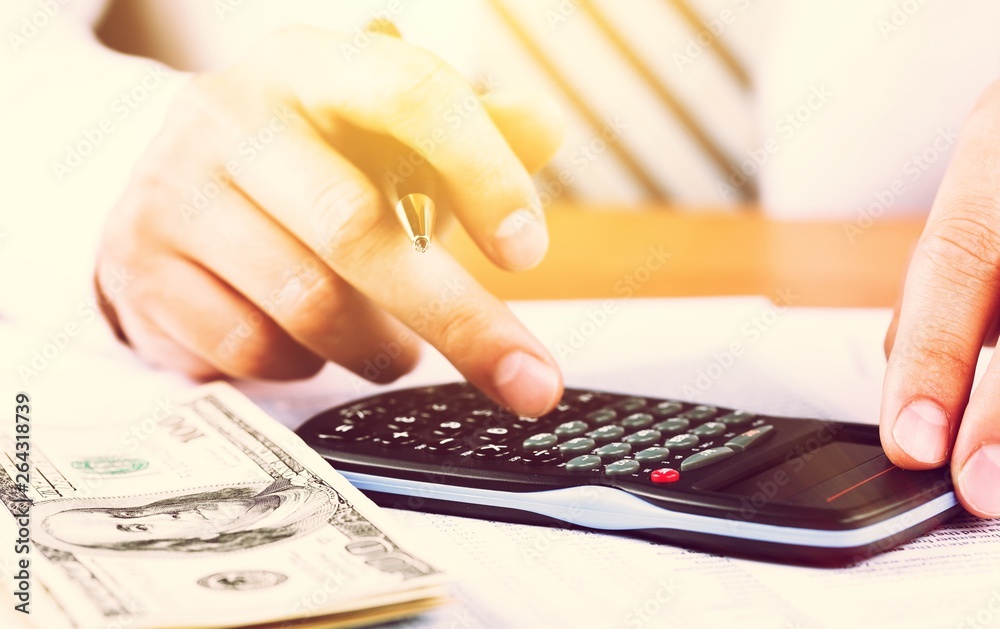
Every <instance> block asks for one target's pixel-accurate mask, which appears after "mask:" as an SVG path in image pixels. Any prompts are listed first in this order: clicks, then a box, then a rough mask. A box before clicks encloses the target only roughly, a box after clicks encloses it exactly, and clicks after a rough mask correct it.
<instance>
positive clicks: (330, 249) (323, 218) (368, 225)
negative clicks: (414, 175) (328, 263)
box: [310, 179, 382, 260]
mask: <svg viewBox="0 0 1000 629" xmlns="http://www.w3.org/2000/svg"><path fill="white" fill-rule="evenodd" d="M310 207H311V208H312V211H311V213H312V215H313V216H314V217H315V219H314V225H313V227H314V228H315V229H316V234H317V239H318V240H317V242H316V243H315V244H316V245H317V246H318V247H319V249H320V254H321V255H322V256H323V257H324V258H327V259H331V260H336V259H339V258H340V257H341V256H345V255H353V254H355V253H357V251H358V250H359V249H364V248H366V247H368V246H372V240H373V236H374V234H375V232H376V231H377V229H378V226H379V223H380V222H381V219H382V216H381V214H382V213H381V209H382V198H381V197H380V196H379V194H378V193H377V192H376V191H375V190H374V189H373V188H371V187H370V186H366V185H363V184H361V183H359V182H356V181H352V180H349V179H337V180H332V181H329V182H327V183H326V184H324V185H323V186H322V187H321V188H320V189H319V190H318V191H317V192H316V193H315V194H314V195H313V198H312V201H311V202H310Z"/></svg>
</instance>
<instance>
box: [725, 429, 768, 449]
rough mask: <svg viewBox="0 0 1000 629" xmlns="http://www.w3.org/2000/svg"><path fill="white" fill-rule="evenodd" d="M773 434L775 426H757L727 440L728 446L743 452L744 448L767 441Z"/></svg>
mask: <svg viewBox="0 0 1000 629" xmlns="http://www.w3.org/2000/svg"><path fill="white" fill-rule="evenodd" d="M773 434H774V426H758V427H756V428H751V429H750V430H748V431H746V432H745V433H743V434H741V435H736V436H735V437H733V438H732V439H730V440H729V441H727V442H726V447H727V448H732V449H733V450H736V451H737V452H743V451H744V450H748V449H750V448H752V447H753V446H755V445H757V444H758V443H761V442H762V441H765V440H766V439H767V438H768V437H770V436H771V435H773Z"/></svg>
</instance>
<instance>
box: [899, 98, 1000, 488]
mask: <svg viewBox="0 0 1000 629" xmlns="http://www.w3.org/2000/svg"><path fill="white" fill-rule="evenodd" d="M996 96H997V94H994V98H992V99H989V98H987V99H984V100H983V101H982V102H981V103H980V105H979V107H978V108H977V110H976V111H975V112H974V113H973V114H972V115H971V116H970V117H969V120H968V121H967V122H966V124H965V126H964V127H963V129H962V133H961V135H960V137H959V140H958V143H957V145H956V148H955V156H954V158H953V160H952V163H951V164H950V166H949V168H948V172H947V174H946V176H945V178H944V181H943V182H942V184H941V187H940V189H939V191H938V196H937V198H936V199H935V202H934V206H933V209H932V211H931V213H930V216H929V218H928V221H927V226H926V227H925V230H924V233H923V235H922V236H921V239H920V242H919V243H918V245H917V248H916V250H915V251H914V255H913V259H912V261H911V264H910V268H909V271H908V273H907V278H906V284H905V288H904V292H903V298H902V302H901V304H900V309H899V317H898V322H897V324H896V330H895V339H894V340H893V342H892V350H891V353H890V355H889V363H888V367H887V369H886V375H885V383H884V387H883V395H882V409H881V422H880V423H881V436H882V444H883V447H884V448H885V451H886V454H887V455H888V456H889V458H890V459H892V460H893V462H895V463H897V464H898V465H901V466H903V467H907V468H919V469H923V468H929V467H937V466H940V465H942V464H943V463H944V462H945V461H946V460H947V459H948V455H949V452H950V450H951V447H952V443H953V442H954V441H955V436H956V434H957V433H958V432H959V424H960V423H963V422H964V423H963V425H962V430H961V435H962V436H961V442H962V443H965V444H967V445H969V446H971V444H973V443H978V442H980V441H985V440H987V432H988V429H989V426H990V422H989V418H979V417H966V416H965V415H966V405H967V403H968V400H969V395H970V391H971V388H972V382H973V378H974V375H975V369H976V363H977V360H978V357H979V353H980V350H981V349H982V346H983V341H984V339H985V337H986V335H987V331H988V329H989V327H990V323H991V321H992V318H993V317H994V316H995V313H996V312H997V305H998V299H997V298H998V287H1000V181H998V180H997V173H998V172H1000V150H998V148H997V146H996V138H997V137H1000V99H998V98H996ZM963 418H964V419H963ZM993 432H994V433H997V432H1000V430H993ZM997 436H1000V435H997ZM989 440H992V441H996V439H994V438H990V439H989ZM971 449H972V448H971V447H963V448H962V452H958V448H957V449H956V457H955V462H954V466H953V467H954V469H955V470H956V471H957V470H958V469H959V468H960V467H961V465H962V464H963V463H964V462H965V461H964V459H965V458H966V457H967V456H968V451H969V450H971ZM960 459H961V460H960Z"/></svg>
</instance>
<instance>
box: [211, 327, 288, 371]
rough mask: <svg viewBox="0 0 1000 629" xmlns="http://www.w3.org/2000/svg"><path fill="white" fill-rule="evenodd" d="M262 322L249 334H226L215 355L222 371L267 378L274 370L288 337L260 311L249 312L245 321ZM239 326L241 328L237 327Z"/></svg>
mask: <svg viewBox="0 0 1000 629" xmlns="http://www.w3.org/2000/svg"><path fill="white" fill-rule="evenodd" d="M258 317H259V323H258V324H257V325H256V326H254V327H253V328H252V330H251V331H249V332H248V333H237V332H236V331H235V330H234V331H233V332H230V333H229V334H228V335H226V336H225V337H224V338H223V339H222V340H221V342H220V344H219V346H218V349H217V350H216V352H215V355H216V358H217V359H218V361H219V366H220V368H221V369H222V370H223V371H225V372H226V373H228V374H230V375H233V376H240V377H255V378H260V377H266V376H267V374H268V373H270V372H271V371H272V366H273V364H274V361H275V356H276V355H278V354H279V353H280V352H281V350H282V348H283V347H284V343H283V341H284V340H285V337H284V335H283V333H282V332H281V331H280V330H279V329H278V327H277V326H275V325H274V324H273V323H271V322H270V320H268V319H267V316H266V315H264V314H263V313H261V312H259V311H253V312H251V313H248V314H247V315H246V316H245V317H244V318H243V319H242V320H241V321H240V325H242V324H243V322H244V321H245V320H257V318H258ZM238 327H239V325H238V326H237V328H238Z"/></svg>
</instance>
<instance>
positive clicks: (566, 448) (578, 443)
mask: <svg viewBox="0 0 1000 629" xmlns="http://www.w3.org/2000/svg"><path fill="white" fill-rule="evenodd" d="M596 445H597V443H595V442H594V440H593V439H587V438H586V437H577V438H576V439H570V440H569V441H567V442H566V443H560V444H559V450H560V451H562V453H563V454H586V453H587V452H590V451H591V450H593V449H594V446H596Z"/></svg>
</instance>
